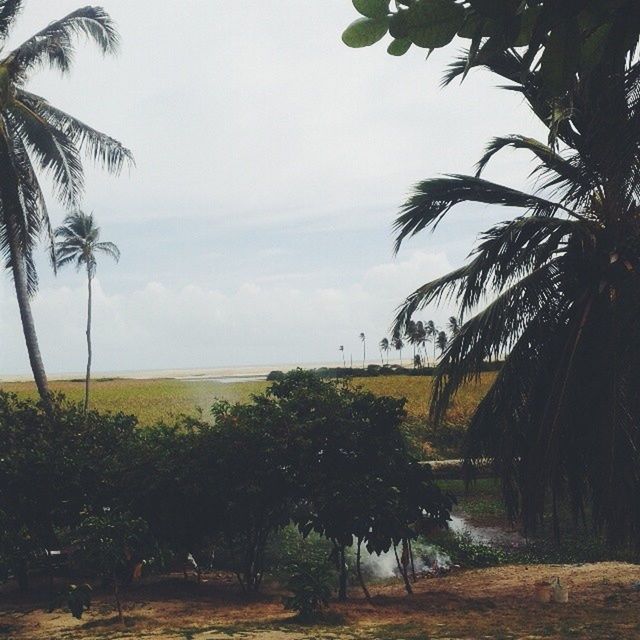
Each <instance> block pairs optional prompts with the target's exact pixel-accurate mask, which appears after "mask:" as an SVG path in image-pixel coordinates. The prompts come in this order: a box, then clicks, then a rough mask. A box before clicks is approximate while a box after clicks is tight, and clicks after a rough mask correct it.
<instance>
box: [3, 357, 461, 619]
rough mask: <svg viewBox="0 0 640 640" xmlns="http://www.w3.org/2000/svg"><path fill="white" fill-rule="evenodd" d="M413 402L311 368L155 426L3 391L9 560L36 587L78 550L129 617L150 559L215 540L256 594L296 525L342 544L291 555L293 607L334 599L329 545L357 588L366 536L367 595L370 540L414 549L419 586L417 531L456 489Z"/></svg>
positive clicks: (339, 569) (373, 544)
mask: <svg viewBox="0 0 640 640" xmlns="http://www.w3.org/2000/svg"><path fill="white" fill-rule="evenodd" d="M403 405H404V401H403V400H396V399H394V398H389V397H384V396H382V397H378V396H375V395H374V394H372V393H370V392H365V391H362V390H357V389H353V388H352V387H350V386H348V385H344V384H339V383H335V382H328V381H325V380H322V379H321V378H320V377H318V376H317V375H315V374H313V373H312V372H305V371H302V370H297V371H294V372H291V373H289V374H287V375H286V376H285V377H284V378H283V379H282V380H279V381H276V382H274V383H273V384H272V386H271V387H270V389H269V390H268V391H267V392H266V393H264V394H262V395H259V396H255V397H254V398H253V399H252V402H250V403H245V404H239V403H238V404H231V403H229V402H226V401H218V402H217V403H216V404H215V405H214V407H213V410H212V411H213V414H214V417H215V420H214V422H204V421H201V420H197V419H193V418H183V419H181V420H178V421H176V422H175V423H173V424H157V425H154V426H148V427H146V428H144V429H138V428H137V425H136V420H135V418H133V417H128V416H124V415H122V414H101V413H99V412H96V411H95V410H94V411H89V412H86V411H84V408H83V407H82V405H79V404H69V403H68V402H65V401H64V399H63V398H57V399H55V401H54V402H53V407H54V412H53V414H48V413H46V412H44V411H43V406H42V403H40V405H37V404H35V403H34V402H33V401H32V400H25V399H19V398H18V397H17V396H15V395H11V394H7V393H0V449H1V450H2V452H3V455H2V458H0V525H1V526H2V530H1V531H0V534H1V535H0V541H1V542H2V544H1V545H0V566H3V567H4V568H5V575H10V574H11V575H14V576H16V577H18V578H19V581H20V584H21V586H22V588H23V589H26V588H27V586H28V584H29V577H30V567H33V566H34V565H37V564H39V562H40V560H41V559H42V558H45V557H46V556H47V550H49V549H52V548H53V549H56V548H58V549H59V548H63V547H67V548H68V549H71V550H72V551H70V552H69V553H70V554H71V555H72V561H73V562H72V564H73V566H74V567H76V568H77V567H79V568H80V569H79V570H80V572H81V575H94V576H95V577H102V578H103V579H105V580H106V581H108V583H110V584H111V585H112V587H113V590H114V595H115V599H116V603H117V608H118V614H119V618H120V619H121V620H122V610H121V605H120V597H119V588H120V585H121V584H122V582H123V581H126V580H127V579H131V576H132V571H133V567H134V565H136V564H138V563H140V562H141V561H142V559H143V558H145V557H147V558H150V559H151V558H152V557H154V556H156V557H160V558H161V557H163V556H167V555H169V556H173V557H175V558H177V559H185V558H186V556H187V555H188V554H189V553H193V554H194V555H198V552H202V556H204V557H206V555H207V553H208V555H209V557H211V550H212V549H213V548H215V549H216V550H221V551H222V558H221V562H222V567H223V568H225V569H228V570H231V571H233V573H234V574H235V575H236V576H237V578H238V581H239V583H240V585H241V587H242V591H243V592H244V593H247V594H249V593H255V592H257V591H258V590H259V589H260V587H261V585H262V582H263V578H264V576H265V574H266V573H268V572H270V571H273V573H274V575H275V574H277V573H279V572H281V571H282V565H283V564H286V563H285V562H283V561H282V559H281V560H280V561H277V562H276V563H274V565H273V566H271V565H270V564H269V563H270V558H269V557H268V555H267V551H268V549H269V546H268V543H269V540H270V539H271V538H273V537H274V536H275V535H276V534H278V532H280V531H282V530H283V529H285V528H286V527H287V525H289V523H293V524H294V525H295V526H296V528H297V530H298V532H299V533H300V534H301V536H302V537H303V538H308V537H311V541H313V542H317V540H318V537H319V538H321V539H324V540H325V541H327V542H328V543H329V544H330V547H331V556H330V557H329V556H327V555H325V557H324V559H323V560H322V562H320V563H318V562H315V563H313V564H314V567H311V564H309V563H311V562H312V560H313V557H314V556H313V554H309V555H307V556H305V557H304V558H301V557H296V558H295V561H296V563H297V564H296V566H295V567H293V566H292V565H291V564H289V568H290V569H293V573H294V575H296V576H298V577H297V578H296V579H295V580H294V582H295V584H296V591H297V592H298V593H297V594H295V595H296V599H295V601H292V602H291V606H295V607H296V609H298V610H300V611H301V613H302V614H303V615H306V614H309V613H310V612H312V610H315V609H316V608H317V607H318V606H320V604H321V603H322V602H323V601H324V600H326V598H325V597H324V596H323V593H324V592H323V591H322V585H323V584H324V582H323V580H321V576H322V575H324V574H325V573H327V568H326V567H325V566H324V565H326V564H327V563H329V562H330V558H331V560H332V563H333V565H334V567H335V572H336V573H337V575H338V577H339V580H338V589H337V591H338V596H339V599H341V600H346V598H347V588H348V571H347V562H346V553H347V550H348V549H349V548H351V547H354V548H355V549H356V552H355V553H356V563H355V567H356V576H357V578H358V580H359V582H360V584H361V586H362V588H363V590H364V591H365V593H368V592H367V591H366V586H365V583H364V579H363V576H362V573H361V571H360V554H361V550H362V549H363V548H366V549H367V550H368V551H370V552H372V553H376V554H380V553H386V552H388V551H389V550H390V549H393V551H394V553H396V556H397V553H398V552H397V548H398V547H401V548H402V558H403V560H402V562H401V561H400V560H398V566H399V569H400V570H401V573H402V575H403V578H404V582H405V586H406V588H407V591H409V592H410V591H411V587H410V584H409V580H408V577H407V564H408V553H409V552H410V546H409V545H410V541H411V540H414V539H416V538H417V537H418V535H419V532H422V531H431V530H435V529H438V528H443V527H444V526H445V524H446V522H447V521H448V517H449V511H450V509H451V507H452V499H451V497H450V496H449V495H448V494H446V493H443V492H442V491H440V489H439V488H438V487H437V486H436V485H435V484H434V482H433V480H432V476H431V471H430V468H429V467H428V466H425V465H422V464H419V461H418V460H417V459H416V458H415V457H414V456H413V455H412V453H411V450H410V447H409V446H408V444H407V442H406V439H405V437H404V435H403V432H402V429H401V425H402V421H403V419H404V418H405V415H406V414H405V412H404V409H403ZM132 461H133V463H132ZM18 494H20V496H21V500H19V501H16V500H15V495H18ZM147 531H148V535H147ZM313 542H310V545H311V548H312V549H313V548H314V544H313ZM298 550H299V551H302V550H303V546H302V545H300V546H299V547H298ZM315 557H316V559H318V556H317V555H316V556H315ZM405 558H406V561H405ZM302 560H304V561H305V562H306V563H307V564H306V565H305V567H306V568H304V570H303V567H302V565H301V564H300V562H301V561H302ZM155 564H158V565H160V566H161V564H162V563H161V562H160V563H155ZM318 565H321V567H320V566H318ZM316 569H317V571H316ZM329 573H331V569H329V570H328V574H329ZM303 574H304V575H303ZM309 580H311V583H312V584H311V583H310V582H309ZM305 594H306V595H305Z"/></svg>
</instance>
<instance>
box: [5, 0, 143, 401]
mask: <svg viewBox="0 0 640 640" xmlns="http://www.w3.org/2000/svg"><path fill="white" fill-rule="evenodd" d="M22 5H23V1H22V0H0V43H1V44H4V43H5V42H6V40H7V36H8V34H9V31H10V30H11V27H12V26H13V23H14V21H15V19H16V16H17V15H18V12H19V11H20V9H21V8H22ZM78 36H86V37H87V38H90V39H92V40H94V41H95V42H96V43H97V44H98V46H99V47H100V48H101V49H102V51H103V52H104V53H114V52H115V51H116V49H117V46H118V34H117V31H116V29H115V26H114V24H113V22H112V21H111V19H110V18H109V16H108V15H107V14H106V13H105V11H104V10H103V9H100V8H97V7H84V8H82V9H78V10H77V11H74V12H72V13H70V14H69V15H67V16H66V17H64V18H62V19H61V20H58V21H56V22H52V23H51V24H49V25H48V26H47V27H45V28H44V29H42V31H39V32H38V33H36V34H35V35H34V36H32V37H31V38H29V39H28V40H26V41H25V42H24V43H23V44H21V45H20V46H19V47H17V48H15V49H13V50H12V51H9V52H7V53H5V54H3V55H2V57H0V208H1V212H0V251H2V253H3V254H4V257H5V261H6V265H7V268H8V269H10V271H11V273H12V275H13V282H14V286H15V291H16V297H17V300H18V307H19V309H20V318H21V321H22V328H23V332H24V337H25V342H26V346H27V352H28V354H29V362H30V364H31V369H32V371H33V377H34V379H35V382H36V386H37V388H38V392H39V394H40V397H41V398H42V402H43V404H44V406H45V409H46V410H47V411H48V412H50V411H51V402H50V398H49V386H48V382H47V376H46V373H45V369H44V365H43V362H42V356H41V353H40V348H39V345H38V338H37V334H36V329H35V323H34V320H33V315H32V312H31V303H30V298H31V296H33V295H34V293H35V291H36V289H37V284H38V279H37V274H36V270H35V265H34V261H33V251H34V249H35V246H36V244H37V241H38V238H39V237H40V236H41V234H42V233H43V232H44V233H45V234H46V235H47V236H49V238H50V239H51V226H50V223H49V217H48V214H47V207H46V204H45V198H44V195H43V191H42V189H41V187H40V182H39V179H38V174H37V171H38V170H39V171H41V172H43V173H47V174H48V175H49V176H50V177H51V179H52V181H53V185H54V187H55V191H56V195H57V197H58V199H59V200H60V201H61V203H62V204H63V205H64V206H66V207H69V208H70V209H74V208H77V206H78V204H79V201H80V197H81V195H82V191H83V167H82V162H81V157H80V153H81V152H82V151H84V152H86V154H87V156H88V157H90V158H91V159H93V160H95V161H97V162H98V163H99V164H101V165H102V166H104V167H105V168H106V169H107V170H108V171H110V172H113V173H118V172H119V171H120V169H121V168H122V167H123V165H124V164H125V163H126V162H132V156H131V153H130V152H129V151H128V150H127V149H125V148H124V147H123V146H122V145H121V144H120V143H119V142H117V141H115V140H114V139H113V138H110V137H108V136H106V135H104V134H103V133H100V132H99V131H96V130H95V129H92V128H91V127H89V126H87V125H86V124H84V123H83V122H80V121H79V120H77V119H76V118H74V117H73V116H71V115H69V114H68V113H65V112H64V111H61V110H60V109H57V108H56V107H54V106H52V105H51V104H49V103H48V102H47V101H46V100H45V99H44V98H41V97H40V96H38V95H35V94H33V93H30V92H29V91H27V90H26V89H25V83H26V82H27V80H28V79H29V77H30V75H31V72H32V71H34V70H35V69H38V68H39V67H41V66H43V65H48V66H51V67H55V68H57V69H59V70H60V71H62V72H67V71H68V70H69V69H70V67H71V62H72V58H73V53H74V42H73V40H74V37H78Z"/></svg>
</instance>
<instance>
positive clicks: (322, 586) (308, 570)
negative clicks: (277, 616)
mask: <svg viewBox="0 0 640 640" xmlns="http://www.w3.org/2000/svg"><path fill="white" fill-rule="evenodd" d="M332 580H333V576H332V575H331V574H330V572H329V571H328V570H327V567H326V565H325V564H318V563H314V562H302V563H300V564H298V566H297V569H296V571H295V573H293V575H292V576H291V577H290V578H289V581H288V583H287V588H288V589H289V590H290V591H291V592H292V595H290V596H288V597H286V598H284V601H283V602H284V606H285V608H286V609H289V610H291V611H296V612H297V613H298V616H299V618H300V619H301V620H303V621H306V622H308V621H311V620H313V619H314V618H316V617H317V616H318V615H319V614H320V613H322V612H323V611H324V610H325V609H326V608H327V607H328V606H329V599H330V598H331V591H332V590H331V582H332Z"/></svg>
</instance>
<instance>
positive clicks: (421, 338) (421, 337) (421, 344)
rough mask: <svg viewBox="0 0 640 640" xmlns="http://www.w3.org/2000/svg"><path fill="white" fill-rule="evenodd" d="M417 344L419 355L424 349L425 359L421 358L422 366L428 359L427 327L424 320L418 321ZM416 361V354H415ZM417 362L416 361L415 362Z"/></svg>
mask: <svg viewBox="0 0 640 640" xmlns="http://www.w3.org/2000/svg"><path fill="white" fill-rule="evenodd" d="M415 339H416V344H417V345H418V355H419V354H420V349H421V348H422V350H423V351H424V360H423V359H422V358H420V366H422V364H423V363H424V362H426V360H427V329H426V327H425V325H424V322H422V320H418V322H416V333H415ZM414 361H415V356H414ZM414 364H415V363H414Z"/></svg>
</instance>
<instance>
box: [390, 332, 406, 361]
mask: <svg viewBox="0 0 640 640" xmlns="http://www.w3.org/2000/svg"><path fill="white" fill-rule="evenodd" d="M391 344H392V345H393V348H394V349H395V350H396V351H398V352H399V353H400V366H402V348H403V347H404V342H403V341H402V338H401V337H400V336H399V335H397V336H393V338H392V339H391Z"/></svg>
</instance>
